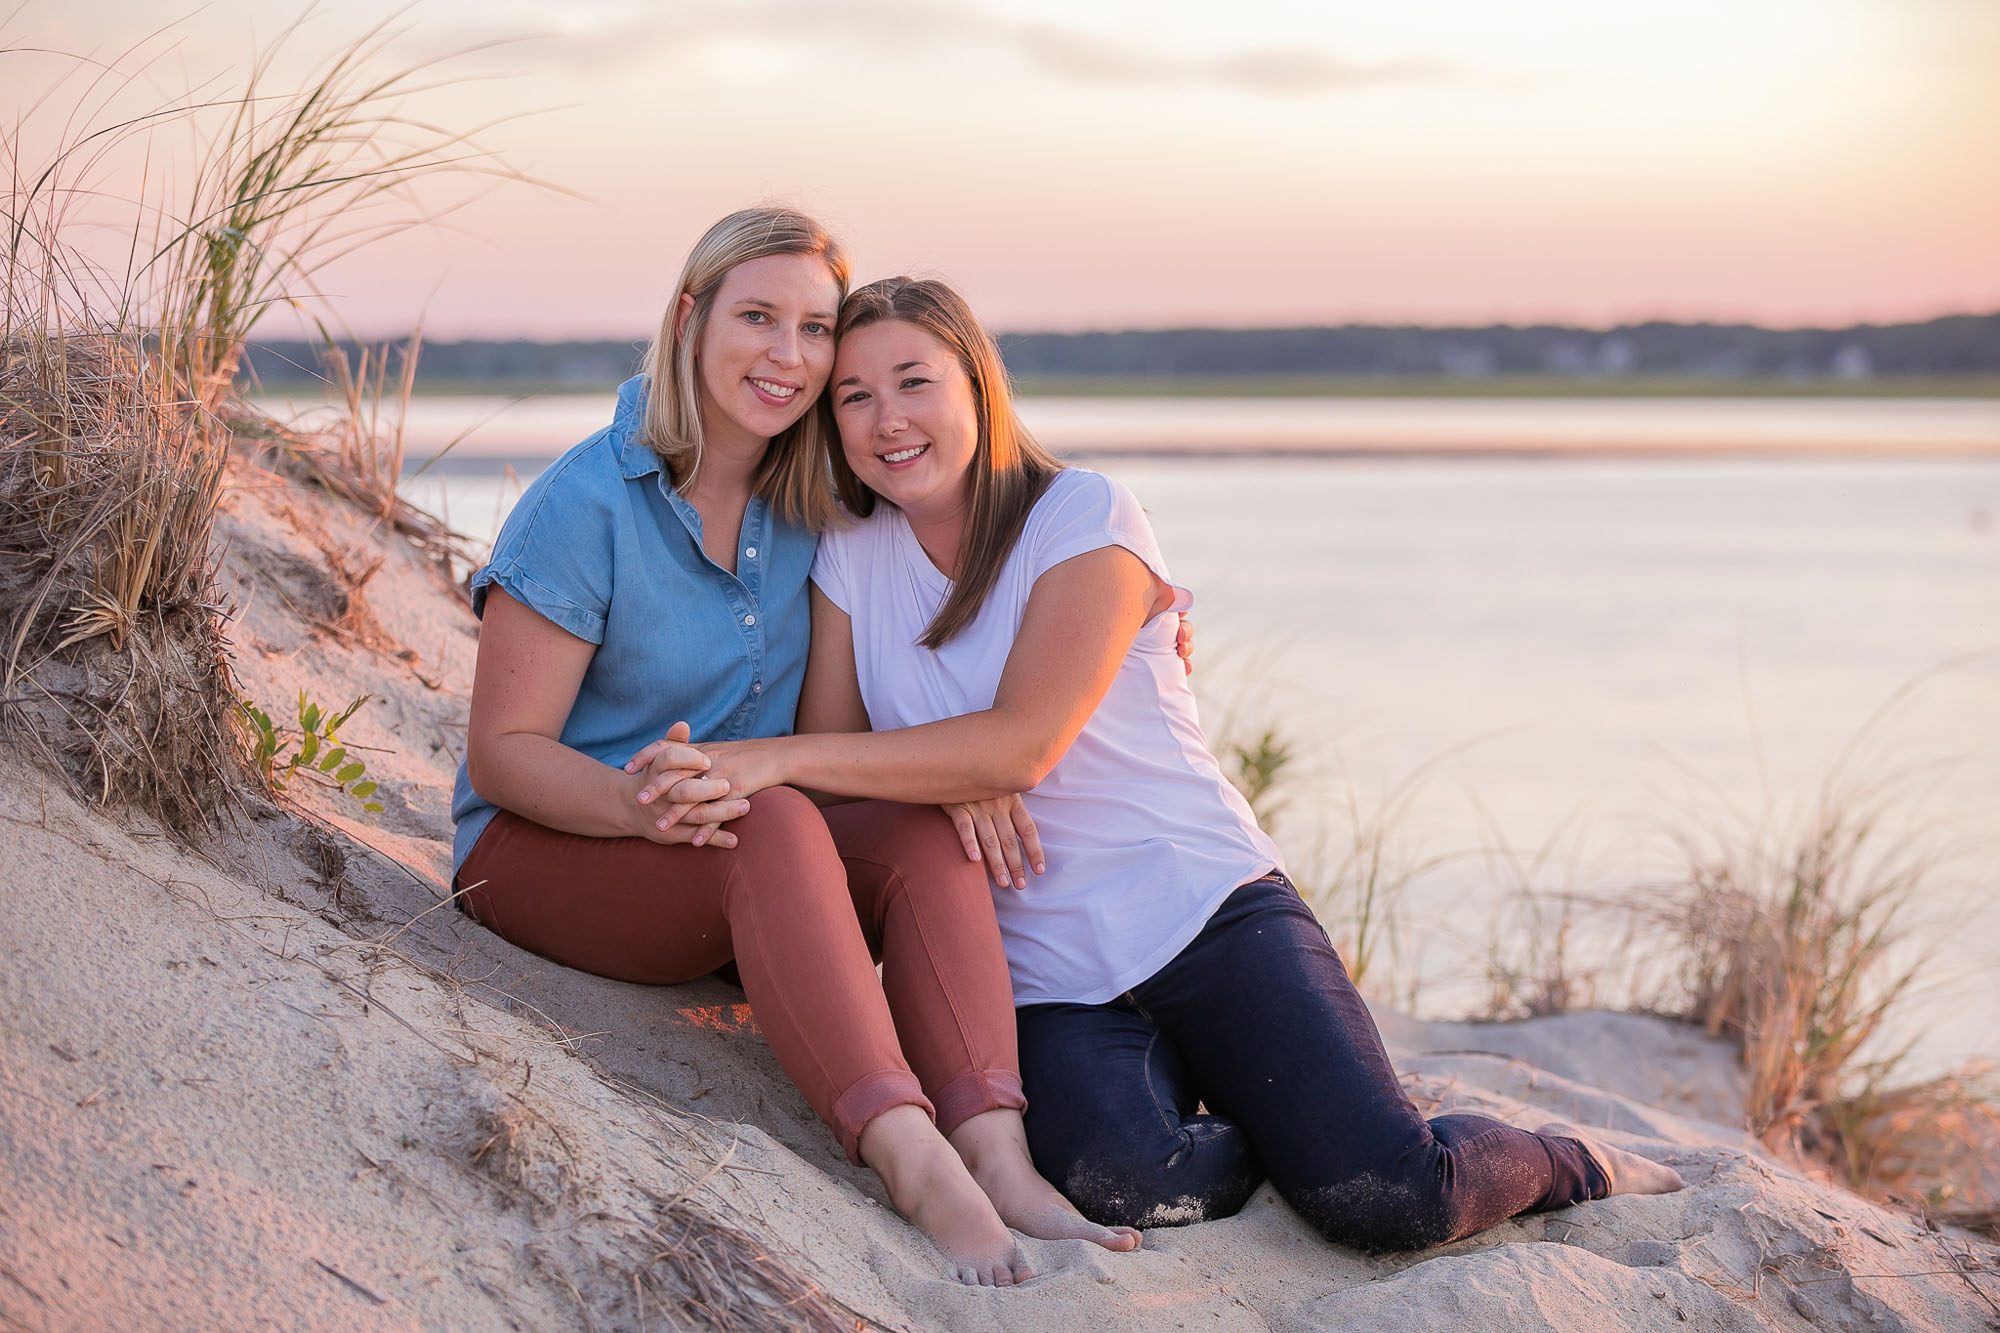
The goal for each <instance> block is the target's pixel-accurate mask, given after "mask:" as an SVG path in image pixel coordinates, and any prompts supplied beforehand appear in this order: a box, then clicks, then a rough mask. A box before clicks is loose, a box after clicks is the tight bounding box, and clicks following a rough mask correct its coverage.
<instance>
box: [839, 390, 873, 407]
mask: <svg viewBox="0 0 2000 1333" xmlns="http://www.w3.org/2000/svg"><path fill="white" fill-rule="evenodd" d="M867 396H868V395H867V394H865V393H863V392H861V391H860V390H859V389H856V390H855V391H854V392H853V393H850V394H848V395H847V397H845V398H843V399H841V400H840V405H841V406H842V407H846V406H847V405H848V404H850V403H858V402H860V401H861V400H862V399H863V398H866V397H867Z"/></svg>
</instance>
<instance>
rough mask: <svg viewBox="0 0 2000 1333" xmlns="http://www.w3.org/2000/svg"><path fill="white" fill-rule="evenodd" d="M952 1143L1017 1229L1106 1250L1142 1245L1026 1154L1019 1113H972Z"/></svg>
mask: <svg viewBox="0 0 2000 1333" xmlns="http://www.w3.org/2000/svg"><path fill="white" fill-rule="evenodd" d="M951 1146H952V1147H954V1148H956V1149H957V1150H958V1155H959V1156H960V1157H961V1158H963V1159H964V1161H965V1165H966V1168H967V1169H968V1170H969V1171H971V1172H972V1178H973V1179H974V1180H975V1181H977V1182H979V1188H980V1189H982V1190H984V1191H985V1192H986V1197H987V1198H988V1199H990V1200H992V1201H993V1209H994V1211H995V1212H997V1213H998V1214H999V1215H1000V1220H1001V1221H1003V1222H1005V1223H1006V1224H1007V1225H1008V1226H1010V1227H1012V1228H1013V1229H1014V1230H1016V1231H1019V1232H1021V1233H1023V1234H1024V1235H1029V1236H1033V1237H1035V1238H1036V1239H1038V1240H1087V1241H1089V1242H1090V1243H1091V1244H1093V1245H1102V1246H1103V1247H1104V1248H1105V1249H1107V1250H1120V1251H1123V1250H1136V1249H1138V1248H1139V1242H1140V1239H1141V1237H1140V1235H1139V1233H1138V1232H1136V1231H1134V1230H1133V1229H1132V1228H1131V1227H1105V1226H1099V1225H1098V1224H1097V1223H1095V1222H1093V1221H1091V1220H1090V1219H1089V1218H1087V1217H1085V1216H1084V1215H1083V1214H1082V1213H1079V1212H1078V1211H1077V1210H1076V1206H1075V1205H1074V1204H1072V1203H1070V1201H1069V1200H1068V1199H1065V1198H1064V1197H1063V1196H1062V1193H1061V1191H1059V1190H1058V1189H1056V1187H1055V1186H1054V1185H1051V1184H1049V1182H1048V1181H1047V1180H1045V1179H1043V1178H1042V1173H1041V1172H1039V1171H1037V1170H1035V1163H1034V1160H1033V1159H1032V1158H1031V1157H1030V1156H1029V1155H1028V1135H1027V1132H1026V1130H1025V1129H1023V1128H1022V1125H1021V1113H1020V1112H1019V1111H1008V1110H998V1111H987V1112H984V1113H982V1114H980V1115H976V1116H974V1117H972V1119H970V1120H968V1121H966V1122H965V1123H964V1124H962V1125H960V1126H959V1127H958V1128H957V1129H955V1130H953V1131H952V1132H951Z"/></svg>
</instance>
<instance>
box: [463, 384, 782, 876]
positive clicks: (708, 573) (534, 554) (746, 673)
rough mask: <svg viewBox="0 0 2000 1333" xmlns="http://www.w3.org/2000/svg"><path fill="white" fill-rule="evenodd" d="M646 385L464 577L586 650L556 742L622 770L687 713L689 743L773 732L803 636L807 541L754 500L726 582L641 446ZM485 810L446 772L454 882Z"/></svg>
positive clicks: (532, 491) (621, 396)
mask: <svg viewBox="0 0 2000 1333" xmlns="http://www.w3.org/2000/svg"><path fill="white" fill-rule="evenodd" d="M645 403H646V377H645V376H643V375H639V376H634V377H633V378H632V379H629V380H627V381H625V383H624V384H622V385H620V386H619V389H618V410H617V413H616V414H615V415H614V416H613V418H612V422H611V425H610V426H609V427H608V428H607V429H605V430H601V431H599V432H597V434H595V435H593V436H591V437H590V438H589V439H587V440H585V441H584V442H583V443H582V444H579V445H577V446H576V447H575V448H574V449H571V450H570V451H569V452H568V453H566V454H564V455H563V456H562V457H561V458H558V459H557V460H556V461H555V462H554V463H552V464H550V465H549V468H548V470H547V471H546V472H544V473H542V475H541V476H539V477H537V478H536V479H535V482H534V484H533V485H532V486H530V487H528V489H527V490H526V491H525V492H524V493H523V494H522V496H521V499H520V501H519V502H518V503H517V504H515V506H514V509H513V512H512V513H510V514H509V515H508V516H507V522H506V523H505V525H504V526H502V527H501V529H500V537H499V540H498V541H496V542H495V543H494V544H493V559H492V560H491V561H490V562H489V563H487V564H486V565H485V566H483V567H482V568H481V569H480V570H479V571H478V572H477V573H475V574H474V575H473V576H472V609H473V612H474V614H478V615H483V614H484V613H485V609H486V590H487V589H488V588H490V587H494V586H498V587H500V588H504V589H505V590H506V591H507V594H508V595H509V596H510V597H512V598H514V599H515V600H516V601H518V602H520V603H521V604H522V605H524V606H527V607H529V608H530V609H532V610H534V611H535V612H537V613H538V614H540V615H542V616H544V617H546V618H547V619H549V620H551V621H553V622H554V623H555V624H557V625H559V626H561V627H562V628H563V629H565V630H568V631H569V632H570V633H571V634H574V635H576V636H577V637H578V638H579V639H584V640H587V641H589V642H591V643H594V644H596V645H597V652H596V653H595V654H593V655H592V657H591V659H590V666H589V668H588V669H587V670H586V671H585V672H584V674H583V683H582V684H581V685H580V686H579V687H578V689H577V692H576V703H575V705H574V706H573V707H571V709H570V713H569V720H568V721H567V722H565V723H563V729H562V737H561V740H562V743H563V744H564V745H567V746H569V747H571V748H572V749H576V750H581V751H582V752H583V753H585V754H587V755H589V756H590V757H591V758H593V759H597V760H599V761H601V762H603V763H606V764H610V765H614V766H617V767H621V768H622V767H623V766H624V764H625V761H626V760H627V759H630V758H631V757H632V755H633V753H634V752H635V751H637V750H639V749H640V748H641V747H643V746H644V745H646V744H647V743H648V742H650V741H655V740H658V739H659V738H660V736H661V735H662V734H664V733H665V731H666V729H667V728H668V727H669V726H671V725H673V724H674V723H675V722H678V721H681V720H683V719H685V720H686V721H687V723H688V724H689V726H691V727H692V728H693V729H694V738H695V739H696V740H698V741H710V740H730V741H733V740H741V739H744V738H745V737H752V736H783V735H787V734H789V733H790V732H791V730H792V725H793V722H794V720H795V718H796V716H797V713H798V707H799V687H800V685H802V684H803V683H804V681H805V667H806V643H807V639H808V636H809V634H810V631H811V610H810V606H809V603H808V601H807V593H806V576H807V574H809V573H810V572H811V570H812V562H813V551H814V549H815V547H816V546H817V544H818V538H817V537H816V536H815V535H814V534H813V533H811V532H808V531H806V530H805V529H804V528H800V527H795V526H793V525H792V524H789V523H784V522H781V521H778V520H776V519H774V518H773V517H772V516H771V514H770V511H769V508H768V507H767V506H766V505H765V503H764V501H762V500H761V499H755V498H753V499H752V500H751V501H750V506H749V508H748V509H747V510H746V511H745V512H744V515H743V532H742V535H741V536H740V537H739V538H738V539H737V550H736V573H734V574H731V573H729V572H727V571H726V570H724V569H723V568H722V567H721V566H720V565H717V564H716V563H715V562H714V561H712V560H710V559H709V558H708V556H707V555H706V554H705V553H704V552H703V551H702V549H701V516H700V515H699V514H697V513H696V512H695V509H694V506H693V505H691V504H689V503H688V502H687V500H686V499H684V498H683V497H682V496H681V495H680V493H679V492H678V491H676V490H674V489H673V486H672V485H671V483H670V482H669V481H668V478H667V473H666V470H665V468H664V466H663V465H662V464H661V461H660V458H659V455H657V454H655V453H654V452H653V451H652V449H651V448H649V447H648V446H647V445H646V443H645V440H644V438H643V431H642V429H641V423H642V420H643V418H644V415H645ZM495 812H496V808H495V807H494V805H493V804H492V803H491V802H489V801H486V800H484V799H482V798H481V797H480V795H479V793H477V792H475V791H474V790H473V789H472V782H471V779H470V778H469V776H468V774H467V771H466V765H465V763H464V762H463V761H462V760H461V761H460V763H459V766H458V781H457V783H456V785H455V787H454V788H453V791H452V798H451V817H452V819H453V820H455V821H456V822H457V824H458V831H457V834H456V836H454V837H453V839H452V847H451V865H452V871H453V873H454V874H455V873H457V870H458V867H459V866H460V865H462V864H463V863H464V861H465V858H466V857H467V856H468V855H470V854H471V851H472V847H473V844H474V843H476V842H478V841H479V835H480V834H481V833H483V832H485V830H486V826H487V824H489V823H491V822H492V819H493V816H494V814H495Z"/></svg>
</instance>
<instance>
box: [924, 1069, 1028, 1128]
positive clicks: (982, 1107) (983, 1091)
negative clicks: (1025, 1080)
mask: <svg viewBox="0 0 2000 1333" xmlns="http://www.w3.org/2000/svg"><path fill="white" fill-rule="evenodd" d="M935 1100H936V1102H937V1127H938V1133H940V1134H946V1135H949V1134H950V1133H951V1132H952V1131H953V1130H954V1129H957V1128H958V1127H959V1126H960V1125H962V1124H964V1123H965V1122H966V1121H968V1120H970V1119H972V1117H974V1116H976V1115H980V1114H983V1113H985V1112H987V1111H999V1110H1011V1111H1019V1110H1023V1109H1025V1108H1026V1107H1027V1105H1028V1098H1027V1096H1026V1095H1025V1094H1023V1093H1022V1091H1021V1076H1020V1075H1019V1074H1017V1073H1015V1072H1014V1071H1013V1070H1011V1069H975V1070H972V1071H971V1072H970V1073H965V1074H960V1075H959V1076H958V1077H957V1078H955V1079H953V1080H952V1081H951V1082H949V1083H947V1084H945V1085H944V1086H943V1087H942V1088H939V1089H938V1090H937V1097H936V1099H935Z"/></svg>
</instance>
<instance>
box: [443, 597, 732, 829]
mask: <svg viewBox="0 0 2000 1333" xmlns="http://www.w3.org/2000/svg"><path fill="white" fill-rule="evenodd" d="M596 651H597V650H596V648H595V647H594V646H593V645H591V644H590V643H588V642H586V641H585V640H583V639H579V638H577V637H576V636H575V635H573V634H571V633H569V632H568V631H567V630H564V629H561V628H559V627H557V626H556V625H555V624H553V623H552V622H550V621H548V620H546V619H544V618H543V617H541V616H539V615H537V614H536V613H535V612H533V611H531V610H529V609H528V608H527V607H526V606H523V605H522V604H521V603H520V602H518V601H516V600H514V598H512V597H510V596H508V595H507V594H506V593H505V592H504V591H502V590H501V589H500V588H498V587H491V588H489V589H487V593H486V615H485V618H484V621H483V623H482V625H481V627H480V631H479V658H478V664H477V666H476V667H475V668H474V671H473V681H472V716H471V720H470V722H469V723H468V725H467V728H466V775H467V776H468V777H469V778H470V779H471V782H472V789H473V790H474V791H476V792H478V793H479V795H480V796H481V797H483V798H484V799H486V800H488V801H491V802H492V803H493V804H495V805H497V806H499V807H500V808H501V809H503V810H511V811H513V812H514V813H515V814H517V815H521V816H523V817H525V818H528V819H532V820H534V821H535V822H536V823H538V824H541V825H544V826H545V827H548V828H552V829H557V830H559V831H561V832H564V833H581V834H586V835H588V836H591V837H599V838H615V837H643V838H651V839H653V840H654V841H656V842H689V841H692V840H693V838H694V835H695V833H696V832H697V831H698V830H699V827H700V826H701V825H703V824H709V823H716V822H720V821H722V820H726V819H733V818H735V817H736V816H738V815H740V814H742V813H743V809H744V808H747V806H745V805H744V802H743V801H742V800H740V799H736V800H727V799H721V798H723V797H725V796H726V795H727V792H728V784H727V783H726V782H725V781H723V780H721V779H719V778H702V779H699V780H695V781H685V782H683V785H681V786H680V787H679V788H677V789H676V790H675V791H674V795H675V797H676V798H678V800H679V801H680V802H681V804H677V805H673V806H660V805H655V804H650V803H641V802H640V801H639V800H637V799H636V798H637V797H638V796H639V794H640V790H641V788H643V787H644V786H646V785H647V777H646V775H643V774H642V775H639V776H633V775H631V774H628V773H625V772H623V771H622V770H620V769H616V768H613V767H611V766H610V765H608V764H601V763H599V762H598V761H597V760H595V759H592V758H591V757H590V756H589V755H587V754H584V753H582V752H581V751H578V750H573V749H571V748H570V747H569V746H567V745H564V744H563V743H562V742H561V741H560V740H559V739H558V737H560V736H561V735H562V728H563V723H565V722H566V721H568V720H569V713H570V709H571V708H572V707H574V706H575V704H576V692H577V688H578V687H579V686H580V685H581V684H582V682H583V673H584V671H585V670H586V669H587V668H588V667H589V666H590V658H591V655H592V654H593V653H595V652H596ZM680 740H681V741H682V742H684V741H685V740H686V734H685V730H684V729H683V730H682V734H681V736H680ZM662 748H663V751H664V753H663V754H662V755H661V765H662V777H663V778H664V782H663V788H664V787H671V786H673V784H674V783H675V782H676V781H680V780H683V779H686V778H687V775H688V773H689V771H699V770H701V769H703V768H705V767H707V766H708V761H707V759H706V757H705V756H703V755H702V754H701V753H700V752H699V751H696V750H694V749H693V748H692V747H691V746H688V745H686V744H674V745H670V746H665V747H662ZM694 802H705V804H692V803H694ZM739 807H743V808H739ZM663 821H664V822H666V823H667V827H665V828H662V827H660V824H661V823H662V822H663ZM704 841H706V842H709V843H712V844H713V845H715V846H719V847H730V846H734V845H735V842H736V838H735V835H734V834H732V833H729V832H728V831H727V830H723V831H721V832H718V833H714V834H712V835H710V837H709V838H707V839H705V840H704Z"/></svg>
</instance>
